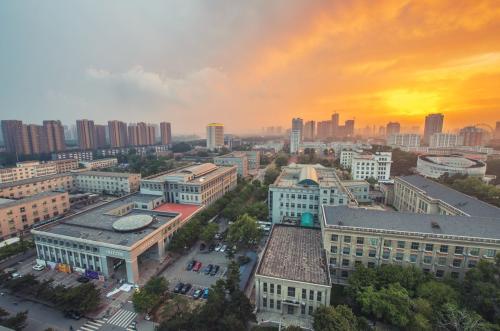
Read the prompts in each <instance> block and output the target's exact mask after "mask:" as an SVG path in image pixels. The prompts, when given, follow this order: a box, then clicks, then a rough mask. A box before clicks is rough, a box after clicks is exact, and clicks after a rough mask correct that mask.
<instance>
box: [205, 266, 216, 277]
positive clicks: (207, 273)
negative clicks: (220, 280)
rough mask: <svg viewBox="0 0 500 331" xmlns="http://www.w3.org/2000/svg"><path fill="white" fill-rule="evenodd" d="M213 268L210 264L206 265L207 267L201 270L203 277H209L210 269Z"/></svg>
mask: <svg viewBox="0 0 500 331" xmlns="http://www.w3.org/2000/svg"><path fill="white" fill-rule="evenodd" d="M213 267H214V266H213V265H211V264H209V265H207V266H206V267H205V270H203V273H204V274H205V275H209V274H210V272H211V271H212V268H213Z"/></svg>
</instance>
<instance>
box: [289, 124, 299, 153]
mask: <svg viewBox="0 0 500 331" xmlns="http://www.w3.org/2000/svg"><path fill="white" fill-rule="evenodd" d="M301 135H302V132H301V131H300V130H292V131H291V132H290V153H292V154H297V153H298V152H299V148H300V144H301V140H300V137H301Z"/></svg>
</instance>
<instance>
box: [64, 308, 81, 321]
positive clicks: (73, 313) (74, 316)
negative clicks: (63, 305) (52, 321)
mask: <svg viewBox="0 0 500 331" xmlns="http://www.w3.org/2000/svg"><path fill="white" fill-rule="evenodd" d="M64 317H67V318H72V319H74V320H77V321H78V320H79V319H80V318H82V315H81V314H80V313H79V312H77V311H74V310H65V311H64Z"/></svg>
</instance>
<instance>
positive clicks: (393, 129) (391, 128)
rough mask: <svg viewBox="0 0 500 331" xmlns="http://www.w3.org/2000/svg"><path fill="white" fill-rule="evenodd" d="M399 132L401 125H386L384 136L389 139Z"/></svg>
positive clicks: (395, 123)
mask: <svg viewBox="0 0 500 331" xmlns="http://www.w3.org/2000/svg"><path fill="white" fill-rule="evenodd" d="M400 132H401V125H400V124H399V123H398V122H389V123H387V126H386V129H385V134H386V135H387V137H389V136H390V135H392V134H398V133H400Z"/></svg>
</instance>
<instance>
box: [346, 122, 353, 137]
mask: <svg viewBox="0 0 500 331" xmlns="http://www.w3.org/2000/svg"><path fill="white" fill-rule="evenodd" d="M344 130H345V132H344V135H345V136H346V137H353V136H354V120H347V121H345V129H344Z"/></svg>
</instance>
